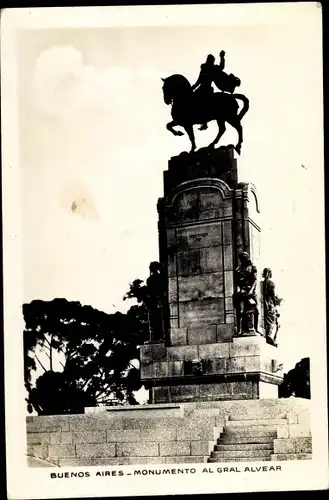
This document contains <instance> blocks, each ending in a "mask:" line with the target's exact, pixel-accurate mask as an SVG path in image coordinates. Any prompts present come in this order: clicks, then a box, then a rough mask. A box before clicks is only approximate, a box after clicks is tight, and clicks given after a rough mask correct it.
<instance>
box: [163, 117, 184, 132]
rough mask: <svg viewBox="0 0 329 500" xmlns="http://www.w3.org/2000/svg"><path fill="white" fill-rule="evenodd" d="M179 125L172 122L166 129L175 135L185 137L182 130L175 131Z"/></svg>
mask: <svg viewBox="0 0 329 500" xmlns="http://www.w3.org/2000/svg"><path fill="white" fill-rule="evenodd" d="M177 125H178V124H177V123H176V122H175V121H174V120H173V121H172V122H169V123H167V125H166V127H167V130H169V132H171V133H172V134H174V135H184V132H182V131H181V130H175V129H174V127H175V126H177Z"/></svg>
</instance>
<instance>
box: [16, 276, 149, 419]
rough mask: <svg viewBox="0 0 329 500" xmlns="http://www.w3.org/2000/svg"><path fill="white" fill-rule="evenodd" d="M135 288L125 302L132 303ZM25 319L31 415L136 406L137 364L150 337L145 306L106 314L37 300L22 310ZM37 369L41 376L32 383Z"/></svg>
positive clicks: (63, 301)
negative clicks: (120, 404) (113, 403)
mask: <svg viewBox="0 0 329 500" xmlns="http://www.w3.org/2000/svg"><path fill="white" fill-rule="evenodd" d="M132 286H133V285H131V290H130V291H129V292H128V294H129V297H128V296H127V298H134V292H133V290H132ZM128 294H127V295H128ZM136 298H137V297H136ZM137 300H138V298H137ZM23 316H24V320H25V330H24V360H25V363H24V376H25V387H26V389H27V392H28V398H27V404H28V411H29V412H32V411H33V410H35V411H37V413H38V414H39V415H51V414H62V413H80V412H83V408H84V407H86V406H97V405H99V404H109V403H110V401H111V400H112V399H113V398H115V399H116V400H119V401H121V402H127V403H130V404H136V403H137V402H136V400H135V398H134V394H133V392H134V391H137V390H138V389H140V387H141V382H140V374H139V369H138V363H135V362H134V360H139V346H140V345H141V344H142V343H143V342H144V341H145V340H146V338H147V316H146V318H145V308H144V307H143V303H142V302H139V304H138V305H137V306H132V307H131V308H130V309H129V311H128V312H127V313H126V314H122V313H119V312H116V313H115V314H107V313H104V312H102V311H98V310H97V309H94V308H93V307H91V306H83V305H81V304H80V302H69V301H67V300H66V299H54V300H52V301H49V302H45V301H42V300H33V301H32V302H31V303H29V304H24V305H23ZM36 370H38V371H39V370H41V371H42V372H43V373H42V374H41V375H40V376H39V377H38V378H37V380H36V381H35V384H33V380H32V379H33V374H35V372H36Z"/></svg>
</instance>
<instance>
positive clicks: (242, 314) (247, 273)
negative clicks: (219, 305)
mask: <svg viewBox="0 0 329 500" xmlns="http://www.w3.org/2000/svg"><path fill="white" fill-rule="evenodd" d="M239 260H240V264H239V266H238V267H237V269H236V270H235V283H236V291H235V295H234V300H235V307H236V318H237V333H238V335H240V334H243V333H248V332H253V331H256V332H258V317H259V311H258V303H257V294H256V286H257V268H256V266H254V265H253V263H252V262H251V260H250V258H249V254H248V253H247V252H242V253H240V255H239Z"/></svg>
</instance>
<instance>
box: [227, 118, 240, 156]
mask: <svg viewBox="0 0 329 500" xmlns="http://www.w3.org/2000/svg"><path fill="white" fill-rule="evenodd" d="M227 121H228V123H229V124H230V125H232V127H234V128H235V130H236V131H237V133H238V136H239V140H238V144H237V145H236V146H235V150H236V152H237V153H239V154H240V153H241V145H242V142H243V131H242V125H241V123H240V120H239V119H238V118H235V119H234V120H227Z"/></svg>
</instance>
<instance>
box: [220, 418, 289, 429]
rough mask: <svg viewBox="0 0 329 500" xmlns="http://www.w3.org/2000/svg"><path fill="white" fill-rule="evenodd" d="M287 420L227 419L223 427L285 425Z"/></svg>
mask: <svg viewBox="0 0 329 500" xmlns="http://www.w3.org/2000/svg"><path fill="white" fill-rule="evenodd" d="M287 423H288V420H287V419H286V418H266V419H259V420H258V419H255V420H228V421H227V422H226V425H225V427H258V426H260V425H261V426H266V427H268V426H277V425H286V424H287Z"/></svg>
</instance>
